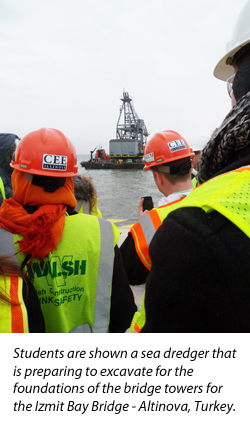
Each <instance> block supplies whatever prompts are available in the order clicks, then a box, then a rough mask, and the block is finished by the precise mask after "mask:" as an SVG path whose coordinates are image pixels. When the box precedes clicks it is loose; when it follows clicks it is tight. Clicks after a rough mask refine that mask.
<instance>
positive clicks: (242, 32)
mask: <svg viewBox="0 0 250 433" xmlns="http://www.w3.org/2000/svg"><path fill="white" fill-rule="evenodd" d="M248 43H250V1H247V3H246V4H245V6H244V7H243V9H242V11H241V13H240V15H239V17H238V19H237V21H236V24H235V27H234V30H233V34H232V39H231V41H229V42H228V43H227V45H226V54H225V55H224V57H222V59H221V60H220V61H219V63H217V65H216V67H215V69H214V76H215V77H216V78H219V79H220V80H223V81H226V80H227V79H228V78H229V77H230V76H231V75H233V74H234V67H233V66H232V64H231V61H232V58H233V56H234V55H235V53H237V51H239V50H240V49H241V48H242V47H244V46H245V45H247V44H248ZM249 48H250V47H249Z"/></svg>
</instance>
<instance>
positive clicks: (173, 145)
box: [143, 131, 194, 170]
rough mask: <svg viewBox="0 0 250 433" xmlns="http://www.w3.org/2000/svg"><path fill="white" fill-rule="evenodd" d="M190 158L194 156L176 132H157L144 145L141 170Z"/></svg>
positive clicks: (183, 139)
mask: <svg viewBox="0 0 250 433" xmlns="http://www.w3.org/2000/svg"><path fill="white" fill-rule="evenodd" d="M192 156H194V153H193V151H192V149H191V148H190V147H189V145H188V143H187V141H186V140H185V138H183V137H182V136H181V135H180V134H178V132H175V131H163V132H158V133H157V134H155V135H154V136H153V137H152V138H151V139H150V140H149V142H148V143H147V145H146V148H145V152H144V156H143V161H144V164H145V165H144V167H143V170H149V169H150V168H152V167H155V166H157V165H161V164H166V163H168V162H173V161H178V159H183V158H187V157H190V158H191V157H192Z"/></svg>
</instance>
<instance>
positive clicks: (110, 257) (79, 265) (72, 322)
mask: <svg viewBox="0 0 250 433" xmlns="http://www.w3.org/2000/svg"><path fill="white" fill-rule="evenodd" d="M119 236H120V231H119V229H118V228H117V227H116V226H115V225H114V224H111V223H110V222H108V221H106V220H103V219H101V218H97V217H93V216H91V215H85V214H78V215H72V216H69V217H67V218H66V219H65V228H64V233H63V237H62V239H61V241H60V242H59V244H58V245H57V249H56V250H54V251H52V252H51V253H50V254H49V255H48V257H46V258H44V260H43V264H41V263H39V262H37V261H34V262H33V263H32V265H31V267H30V269H29V274H30V276H31V277H32V278H34V286H35V288H36V291H37V294H38V298H39V301H40V305H41V309H42V312H43V315H44V319H45V326H46V332H73V333H78V332H108V326H109V313H110V297H111V288H112V276H113V263H114V246H115V245H116V244H117V241H118V239H119ZM21 238H22V237H21V236H20V235H14V239H15V240H19V239H21ZM16 245H18V244H16ZM24 258H25V255H24V254H23V253H18V259H19V261H20V263H22V262H23V260H24Z"/></svg>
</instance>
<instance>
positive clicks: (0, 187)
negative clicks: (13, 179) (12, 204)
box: [0, 177, 6, 200]
mask: <svg viewBox="0 0 250 433" xmlns="http://www.w3.org/2000/svg"><path fill="white" fill-rule="evenodd" d="M0 194H1V196H2V197H3V200H5V199H6V195H5V189H4V183H3V181H2V178H1V177H0Z"/></svg>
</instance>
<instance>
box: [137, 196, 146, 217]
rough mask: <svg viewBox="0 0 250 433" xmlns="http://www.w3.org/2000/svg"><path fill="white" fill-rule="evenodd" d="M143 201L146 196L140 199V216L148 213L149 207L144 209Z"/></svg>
mask: <svg viewBox="0 0 250 433" xmlns="http://www.w3.org/2000/svg"><path fill="white" fill-rule="evenodd" d="M143 202H144V198H142V199H141V200H140V202H139V205H138V212H139V218H141V217H143V216H144V215H146V213H148V210H147V209H146V210H144V211H143V208H142V205H143Z"/></svg>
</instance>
